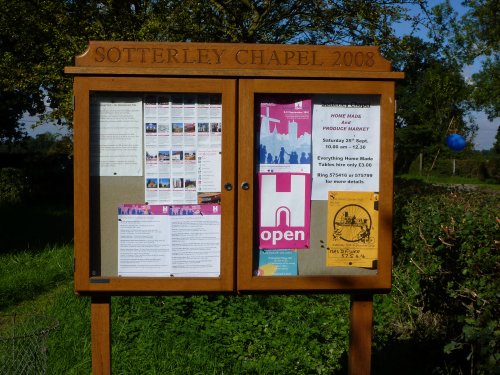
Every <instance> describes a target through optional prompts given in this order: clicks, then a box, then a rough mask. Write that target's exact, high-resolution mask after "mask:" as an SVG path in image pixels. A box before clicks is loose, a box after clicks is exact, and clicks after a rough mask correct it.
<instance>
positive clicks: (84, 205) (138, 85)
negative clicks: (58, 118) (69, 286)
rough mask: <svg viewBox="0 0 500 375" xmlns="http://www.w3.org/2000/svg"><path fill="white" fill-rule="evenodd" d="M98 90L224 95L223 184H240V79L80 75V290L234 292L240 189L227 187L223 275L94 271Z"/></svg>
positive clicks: (77, 254)
mask: <svg viewBox="0 0 500 375" xmlns="http://www.w3.org/2000/svg"><path fill="white" fill-rule="evenodd" d="M93 92H106V93H109V92H119V93H162V92H165V93H211V94H221V96H222V112H223V113H222V121H223V124H224V131H223V136H222V149H223V162H222V166H221V168H222V171H221V183H222V185H224V184H227V183H228V184H231V185H234V183H235V176H236V174H235V173H236V163H235V155H236V126H235V119H236V81H235V80H233V79H224V80H222V79H208V78H202V79H195V80H193V82H190V83H189V85H187V84H186V80H185V79H182V78H153V77H96V76H86V77H81V76H78V77H75V80H74V96H75V111H74V116H75V117H74V122H75V126H74V168H75V172H74V182H75V202H74V208H75V240H74V241H75V266H74V268H75V290H76V291H77V292H79V293H90V294H96V293H111V294H123V293H168V292H230V291H233V290H234V260H235V258H234V247H235V239H234V236H235V222H236V219H235V204H236V200H235V192H234V190H227V189H224V188H223V187H222V186H221V196H222V212H223V214H222V218H221V220H222V222H221V228H223V230H222V233H221V254H220V258H221V275H220V277H218V278H198V277H175V278H168V277H118V276H114V275H92V272H91V263H92V262H93V259H92V257H99V256H100V254H99V252H100V251H101V250H100V249H93V248H92V246H91V235H92V229H91V221H92V219H93V215H94V213H93V212H92V207H93V204H95V202H92V198H91V190H92V189H91V185H92V183H91V179H92V178H95V177H90V155H89V153H90V129H89V128H90V126H89V124H90V118H89V117H90V110H89V108H90V107H89V98H90V94H91V93H93Z"/></svg>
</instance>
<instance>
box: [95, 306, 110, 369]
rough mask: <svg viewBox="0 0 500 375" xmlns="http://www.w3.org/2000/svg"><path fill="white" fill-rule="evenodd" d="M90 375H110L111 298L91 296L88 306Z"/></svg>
mask: <svg viewBox="0 0 500 375" xmlns="http://www.w3.org/2000/svg"><path fill="white" fill-rule="evenodd" d="M90 316H91V317H90V319H91V320H90V324H91V337H92V374H99V375H101V374H102V375H109V374H111V297H110V296H92V297H91V304H90Z"/></svg>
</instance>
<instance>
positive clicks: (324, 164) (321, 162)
mask: <svg viewBox="0 0 500 375" xmlns="http://www.w3.org/2000/svg"><path fill="white" fill-rule="evenodd" d="M312 135H313V141H312V143H313V147H312V176H313V182H312V200H328V192H329V191H368V192H377V191H379V165H380V99H379V97H378V96H375V95H317V96H315V97H314V99H313V130H312Z"/></svg>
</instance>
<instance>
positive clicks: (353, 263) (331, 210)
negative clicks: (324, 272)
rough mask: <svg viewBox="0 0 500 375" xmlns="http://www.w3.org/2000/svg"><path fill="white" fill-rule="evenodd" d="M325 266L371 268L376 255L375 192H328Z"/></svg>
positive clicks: (376, 217)
mask: <svg viewBox="0 0 500 375" xmlns="http://www.w3.org/2000/svg"><path fill="white" fill-rule="evenodd" d="M327 228H328V229H327V254H326V266H327V267H334V266H342V267H367V268H374V267H375V264H376V260H377V256H378V193H372V192H355V191H329V192H328V226H327Z"/></svg>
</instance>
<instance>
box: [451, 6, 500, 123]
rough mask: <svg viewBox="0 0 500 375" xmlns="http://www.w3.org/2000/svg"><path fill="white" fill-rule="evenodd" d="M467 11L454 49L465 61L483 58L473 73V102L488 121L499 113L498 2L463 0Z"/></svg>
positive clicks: (499, 33) (499, 9) (499, 29)
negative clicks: (478, 67) (478, 69)
mask: <svg viewBox="0 0 500 375" xmlns="http://www.w3.org/2000/svg"><path fill="white" fill-rule="evenodd" d="M462 4H463V5H464V6H466V7H467V9H468V10H467V12H466V13H465V14H464V16H463V17H462V19H461V21H460V24H459V28H457V31H456V34H455V40H454V42H455V49H456V51H457V54H458V55H460V56H461V57H462V59H463V60H464V62H466V63H468V64H471V63H473V62H474V61H475V60H476V59H477V58H478V57H482V58H483V59H484V61H483V62H482V64H481V65H482V66H481V70H480V71H479V72H478V73H476V74H474V75H473V76H472V83H473V85H474V91H473V93H472V104H473V105H474V108H475V109H476V110H484V111H485V112H486V114H487V115H488V118H489V119H490V120H493V119H494V118H496V117H498V116H499V112H500V88H499V87H500V79H499V76H500V55H499V50H498V48H499V46H500V20H499V17H500V3H499V2H498V1H495V0H467V1H462Z"/></svg>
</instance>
